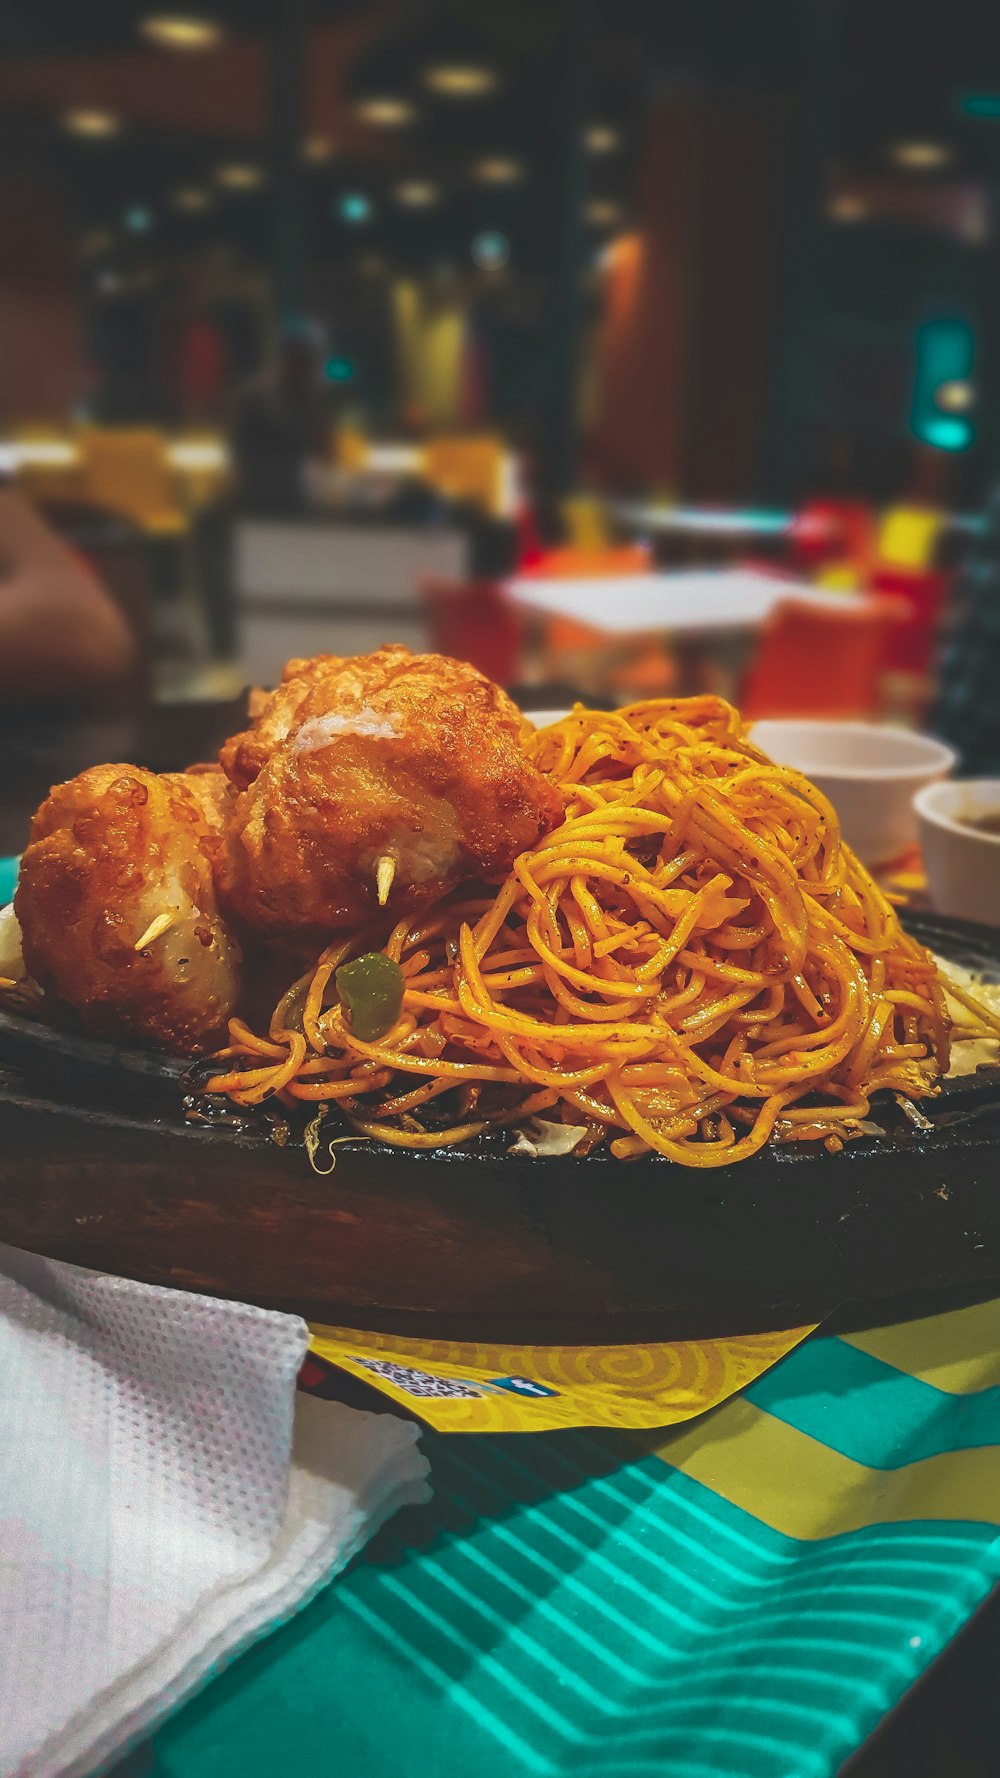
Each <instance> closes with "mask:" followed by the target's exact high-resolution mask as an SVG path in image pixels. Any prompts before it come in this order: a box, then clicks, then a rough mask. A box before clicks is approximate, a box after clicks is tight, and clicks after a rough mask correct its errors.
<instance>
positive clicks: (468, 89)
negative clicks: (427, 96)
mask: <svg viewBox="0 0 1000 1778" xmlns="http://www.w3.org/2000/svg"><path fill="white" fill-rule="evenodd" d="M498 84H499V82H498V78H497V74H496V71H495V69H493V68H487V67H486V66H485V64H483V63H482V62H435V63H434V64H433V66H432V67H430V68H425V69H424V85H425V86H427V87H430V90H431V92H432V93H440V94H441V95H442V97H443V98H447V99H481V98H482V97H483V95H484V94H485V93H491V92H493V91H494V89H495V87H496V86H497V85H498Z"/></svg>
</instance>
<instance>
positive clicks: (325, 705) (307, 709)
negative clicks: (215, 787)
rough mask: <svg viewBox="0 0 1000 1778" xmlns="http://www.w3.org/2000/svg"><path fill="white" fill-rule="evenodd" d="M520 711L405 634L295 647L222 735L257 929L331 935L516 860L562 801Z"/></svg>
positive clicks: (233, 884) (238, 847)
mask: <svg viewBox="0 0 1000 1778" xmlns="http://www.w3.org/2000/svg"><path fill="white" fill-rule="evenodd" d="M522 725H523V719H522V717H521V714H520V712H519V711H518V709H517V708H516V706H515V705H514V704H513V703H512V702H511V700H510V698H508V697H507V696H506V694H505V693H504V692H502V691H501V690H500V688H499V687H498V686H496V685H494V684H493V683H492V681H491V680H489V679H486V678H485V677H484V676H483V674H482V673H479V672H477V671H476V669H475V668H474V667H470V666H466V665H464V664H463V663H461V662H459V661H453V660H448V659H446V658H445V657H444V656H441V655H412V654H411V653H410V652H409V650H408V649H406V648H399V647H393V648H382V649H379V650H378V651H377V653H375V654H370V655H360V656H358V657H356V658H353V659H347V660H345V659H341V658H340V657H339V656H337V655H321V656H319V657H318V658H317V659H316V660H312V661H290V662H289V664H288V666H287V667H286V668H285V673H284V683H283V684H282V685H281V686H279V688H278V690H277V691H276V692H275V693H274V694H273V696H271V697H270V698H268V699H266V701H264V702H263V704H260V705H259V706H258V709H257V712H256V715H255V720H254V721H253V723H252V726H251V727H250V728H249V729H248V730H246V731H245V732H244V733H243V734H240V735H235V736H234V737H233V738H232V740H230V741H228V742H227V743H226V745H225V747H224V748H223V750H222V754H221V761H222V766H223V769H224V770H225V771H226V772H227V773H228V775H229V777H230V778H231V779H232V781H233V783H234V784H235V785H237V786H238V787H239V789H240V791H241V795H240V796H239V797H238V798H237V802H236V805H235V808H234V811H233V816H232V820H231V822H230V824H229V827H228V829H227V835H226V846H225V850H224V852H223V854H222V856H221V857H220V860H219V865H218V867H217V880H218V883H219V889H220V894H221V896H222V899H223V903H224V905H227V906H228V907H229V908H231V909H232V910H234V911H235V912H236V913H238V915H239V916H240V918H241V919H243V920H245V921H246V922H247V924H248V925H249V926H252V927H254V928H255V929H257V930H258V931H263V932H268V931H272V932H273V931H285V932H295V931H299V932H306V931H308V932H310V933H313V934H317V935H322V934H325V933H328V932H332V931H336V930H337V929H338V928H344V927H349V926H353V925H357V924H359V923H361V922H364V921H365V920H367V919H370V918H371V917H372V916H373V915H375V914H377V912H378V908H379V891H378V889H377V887H376V872H377V870H378V868H379V862H380V860H389V861H390V863H389V864H388V865H387V864H384V863H383V865H382V880H381V889H382V891H383V896H382V898H383V899H385V888H386V882H387V878H388V877H390V876H391V888H389V890H388V899H387V906H388V911H389V914H390V915H395V916H396V917H399V916H400V915H402V914H404V913H407V912H409V911H411V910H412V909H415V908H417V907H419V906H421V905H422V904H424V903H426V902H429V901H433V900H435V899H437V898H438V897H439V896H441V895H443V894H445V893H446V892H447V891H448V890H449V889H451V888H452V887H453V886H454V885H455V884H457V883H461V882H463V881H465V880H467V879H470V878H475V877H496V876H497V875H502V874H504V873H505V872H506V871H507V870H508V869H509V868H510V865H511V863H512V862H513V860H514V859H515V858H516V857H517V855H518V853H519V852H523V851H524V850H525V848H526V847H528V846H531V845H533V844H534V843H535V841H536V840H537V839H538V838H539V836H540V835H541V834H543V833H545V832H547V831H548V829H549V828H551V827H553V826H554V825H555V824H556V823H557V822H558V821H559V820H560V819H561V816H562V807H563V805H562V798H561V796H560V794H559V792H558V790H557V789H556V787H555V786H554V785H553V784H552V783H551V781H550V780H548V779H546V778H544V777H543V776H542V775H541V773H540V772H538V771H537V769H536V768H535V766H534V765H533V764H532V763H531V761H530V760H529V759H528V757H527V755H526V753H525V751H524V749H523V746H522V744H521V733H522Z"/></svg>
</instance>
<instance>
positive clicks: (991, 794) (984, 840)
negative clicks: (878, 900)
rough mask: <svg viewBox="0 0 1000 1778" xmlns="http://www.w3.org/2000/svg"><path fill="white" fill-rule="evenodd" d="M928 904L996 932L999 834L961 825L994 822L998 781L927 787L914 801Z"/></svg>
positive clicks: (999, 801) (999, 810)
mask: <svg viewBox="0 0 1000 1778" xmlns="http://www.w3.org/2000/svg"><path fill="white" fill-rule="evenodd" d="M914 807H915V809H916V814H917V822H918V825H919V828H920V850H921V852H922V854H923V860H924V869H925V870H926V872H927V885H928V888H929V889H930V894H931V900H932V902H933V903H934V906H935V907H936V908H937V910H938V912H939V913H941V914H957V915H958V917H959V918H960V919H963V920H981V921H983V922H984V924H986V925H988V926H1000V834H995V833H982V832H978V831H977V830H976V829H975V828H974V827H968V826H966V825H965V823H967V822H968V821H970V820H972V821H975V820H976V819H977V818H978V817H982V816H983V815H996V816H998V817H1000V778H970V779H968V781H966V782H964V783H962V782H960V783H957V784H929V785H928V786H927V787H926V789H924V790H921V791H920V793H919V795H918V796H917V797H916V798H915V801H914Z"/></svg>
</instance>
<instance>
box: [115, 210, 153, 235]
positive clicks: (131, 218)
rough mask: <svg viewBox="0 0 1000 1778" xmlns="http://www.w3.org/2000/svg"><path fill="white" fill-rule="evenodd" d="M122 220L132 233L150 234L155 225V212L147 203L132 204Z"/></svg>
mask: <svg viewBox="0 0 1000 1778" xmlns="http://www.w3.org/2000/svg"><path fill="white" fill-rule="evenodd" d="M122 221H123V223H124V224H125V227H126V228H127V229H128V231H129V233H130V234H133V235H148V233H149V231H150V229H151V228H152V226H153V212H152V210H150V209H149V208H148V206H147V205H146V204H130V205H129V207H128V209H127V210H126V211H125V213H124V215H123V216H122Z"/></svg>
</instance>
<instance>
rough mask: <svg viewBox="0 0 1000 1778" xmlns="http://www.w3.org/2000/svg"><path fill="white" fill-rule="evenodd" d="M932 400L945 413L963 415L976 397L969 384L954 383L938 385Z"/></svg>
mask: <svg viewBox="0 0 1000 1778" xmlns="http://www.w3.org/2000/svg"><path fill="white" fill-rule="evenodd" d="M934 399H935V402H936V403H937V405H938V407H940V408H943V409H944V411H945V413H948V414H964V413H965V412H966V411H967V410H968V409H969V408H970V407H972V406H973V404H974V402H975V399H976V397H975V391H974V389H973V387H972V384H971V383H965V382H961V381H955V382H951V383H939V384H938V386H937V388H936V389H935V391H934Z"/></svg>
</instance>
